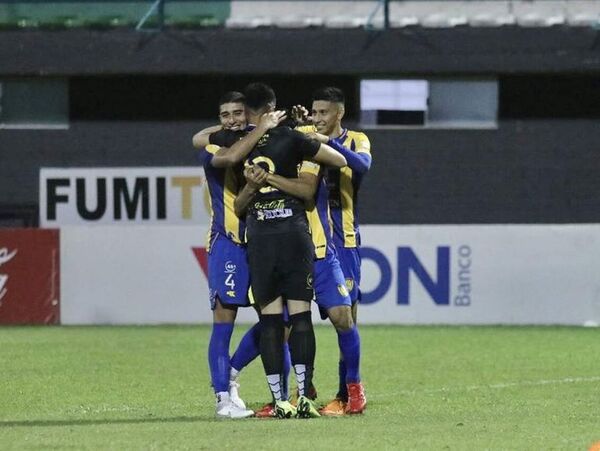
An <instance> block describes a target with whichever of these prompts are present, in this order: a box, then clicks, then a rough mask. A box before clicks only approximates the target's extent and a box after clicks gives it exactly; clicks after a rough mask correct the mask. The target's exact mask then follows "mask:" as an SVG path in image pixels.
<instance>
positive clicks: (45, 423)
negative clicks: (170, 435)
mask: <svg viewBox="0 0 600 451" xmlns="http://www.w3.org/2000/svg"><path fill="white" fill-rule="evenodd" d="M214 421H216V420H215V419H214V418H212V417H168V418H163V417H146V418H114V419H97V420H78V419H72V420H22V421H0V428H7V427H54V426H59V427H60V426H96V425H102V424H143V423H197V422H214Z"/></svg>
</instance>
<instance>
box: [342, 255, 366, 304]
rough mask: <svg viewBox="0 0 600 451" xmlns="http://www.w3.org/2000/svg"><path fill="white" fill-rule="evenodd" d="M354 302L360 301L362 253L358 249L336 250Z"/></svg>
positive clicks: (347, 287)
mask: <svg viewBox="0 0 600 451" xmlns="http://www.w3.org/2000/svg"><path fill="white" fill-rule="evenodd" d="M336 250H337V254H338V260H339V261H340V266H341V267H342V272H343V273H344V278H345V280H346V289H347V290H348V293H350V299H352V302H355V301H360V253H359V250H358V248H357V247H342V246H339V247H337V248H336Z"/></svg>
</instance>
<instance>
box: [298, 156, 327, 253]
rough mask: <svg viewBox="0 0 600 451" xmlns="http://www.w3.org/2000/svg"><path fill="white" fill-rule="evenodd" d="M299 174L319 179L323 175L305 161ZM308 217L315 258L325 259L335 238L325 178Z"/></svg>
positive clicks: (316, 166)
mask: <svg viewBox="0 0 600 451" xmlns="http://www.w3.org/2000/svg"><path fill="white" fill-rule="evenodd" d="M299 172H300V173H308V174H312V175H314V176H316V177H319V176H320V175H321V174H320V173H321V167H320V166H319V165H318V164H317V163H314V162H312V161H303V162H302V165H301V166H300V171H299ZM306 216H307V217H308V225H309V227H310V233H311V236H312V241H313V244H314V246H315V257H316V258H318V259H320V258H325V255H326V254H327V246H328V245H329V244H330V243H331V239H332V237H333V236H332V232H331V230H332V229H331V215H330V213H329V202H328V194H327V184H326V182H325V179H324V178H323V177H321V178H320V180H319V185H318V187H317V192H316V194H315V199H314V203H312V204H310V205H307V207H306Z"/></svg>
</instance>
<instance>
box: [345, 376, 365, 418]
mask: <svg viewBox="0 0 600 451" xmlns="http://www.w3.org/2000/svg"><path fill="white" fill-rule="evenodd" d="M366 407H367V397H366V396H365V389H364V387H363V384H361V383H360V382H355V383H350V384H348V404H346V409H345V412H346V413H349V414H355V413H363V412H364V410H365V408H366Z"/></svg>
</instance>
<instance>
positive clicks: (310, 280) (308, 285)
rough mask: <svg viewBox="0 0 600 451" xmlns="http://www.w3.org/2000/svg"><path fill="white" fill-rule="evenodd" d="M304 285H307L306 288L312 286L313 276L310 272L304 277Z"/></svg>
mask: <svg viewBox="0 0 600 451" xmlns="http://www.w3.org/2000/svg"><path fill="white" fill-rule="evenodd" d="M306 286H307V288H310V289H312V287H313V276H312V274H309V275H308V276H307V277H306Z"/></svg>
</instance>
